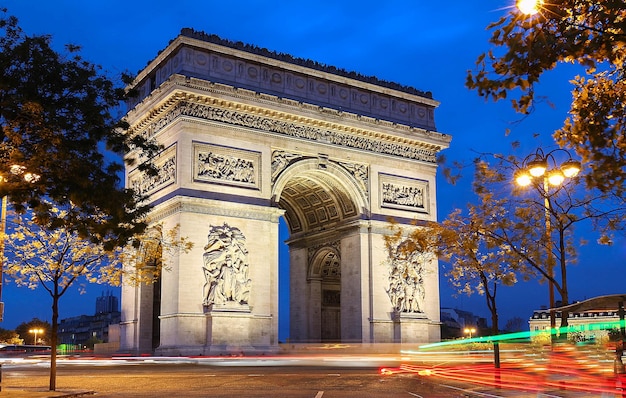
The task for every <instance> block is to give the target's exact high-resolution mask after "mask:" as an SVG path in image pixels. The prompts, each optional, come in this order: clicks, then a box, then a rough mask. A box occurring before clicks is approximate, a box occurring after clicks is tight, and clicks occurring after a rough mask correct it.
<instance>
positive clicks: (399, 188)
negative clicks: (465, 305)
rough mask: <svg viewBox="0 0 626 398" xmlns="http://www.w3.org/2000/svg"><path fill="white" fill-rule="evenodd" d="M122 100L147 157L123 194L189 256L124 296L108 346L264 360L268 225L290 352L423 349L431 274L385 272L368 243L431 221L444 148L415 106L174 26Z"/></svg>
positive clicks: (358, 82) (435, 312)
mask: <svg viewBox="0 0 626 398" xmlns="http://www.w3.org/2000/svg"><path fill="white" fill-rule="evenodd" d="M134 88H136V89H137V91H138V93H139V95H138V97H137V98H136V99H135V100H134V101H132V103H130V108H131V109H130V111H129V113H128V115H127V118H128V121H129V123H130V126H131V127H130V132H131V134H143V135H145V136H147V137H151V138H154V139H155V140H157V141H158V142H159V143H160V144H162V145H163V147H164V150H163V151H162V153H161V155H160V156H159V158H158V159H156V160H155V162H156V164H157V165H158V166H159V169H160V172H159V174H158V175H157V176H155V177H147V176H145V175H143V174H142V173H140V172H139V171H138V170H136V169H133V168H128V169H127V184H128V185H129V186H131V187H134V188H136V189H138V190H139V191H141V192H142V193H144V194H147V195H149V201H150V203H152V204H153V205H154V208H153V210H152V212H151V215H150V217H151V221H153V222H160V223H164V224H165V226H166V227H173V226H175V225H180V233H181V235H182V236H186V237H188V238H189V239H190V240H191V241H193V242H194V244H195V246H194V248H193V249H192V250H191V251H190V252H189V253H186V254H181V255H179V256H177V257H176V258H174V260H173V261H172V263H171V264H169V265H170V266H169V270H168V271H166V272H164V273H163V275H162V278H161V280H160V281H159V283H157V284H155V285H148V286H146V285H143V286H138V287H133V286H129V285H127V286H124V288H123V292H122V332H121V339H122V342H121V348H122V350H126V351H132V352H151V351H153V350H155V351H156V352H157V353H161V354H212V353H221V352H232V351H238V352H239V351H244V352H271V351H275V350H276V349H277V347H278V315H279V314H278V301H279V297H280V292H279V291H278V246H279V233H278V223H279V219H280V218H281V217H284V218H285V220H286V223H287V225H288V228H289V233H290V235H289V238H288V240H287V243H288V246H289V253H290V254H289V256H290V280H289V286H290V297H291V300H290V313H289V314H280V315H281V316H290V328H291V329H290V335H289V340H290V342H294V343H298V342H303V343H304V342H306V343H309V342H330V341H332V342H359V343H378V342H381V343H392V342H400V343H407V344H408V343H423V342H432V341H437V340H438V339H439V328H440V322H439V290H438V267H437V262H436V260H433V259H432V257H429V256H416V257H415V258H403V259H395V260H394V261H391V260H390V258H389V255H388V252H387V250H386V249H385V247H384V242H383V236H384V235H385V234H388V233H389V229H388V227H389V223H388V218H389V217H394V218H395V219H396V220H397V221H398V222H400V223H401V224H406V226H407V228H410V227H409V224H410V222H411V221H412V220H415V219H417V220H435V217H436V198H435V192H436V189H435V174H436V170H437V165H436V155H437V153H438V152H439V151H440V150H442V149H445V148H447V146H448V144H449V142H450V137H448V136H446V135H443V134H441V133H438V132H437V131H436V129H435V123H434V109H435V107H436V106H437V105H438V103H437V102H436V101H434V100H433V99H432V98H431V96H430V94H428V93H422V92H419V91H417V90H415V89H411V88H407V87H401V86H399V85H394V84H390V83H383V82H380V81H378V80H376V79H375V78H364V77H362V76H358V75H356V74H353V73H346V72H344V71H340V70H336V69H335V68H328V67H322V66H320V65H318V64H316V63H314V62H311V61H303V60H297V59H293V58H291V57H289V56H285V55H277V54H273V53H270V52H268V51H266V50H263V49H258V48H255V47H251V46H245V45H241V44H235V43H230V42H226V41H224V40H221V39H219V38H216V37H215V36H208V35H205V34H203V33H196V32H193V31H190V30H184V31H183V33H182V34H181V35H180V36H179V37H177V38H176V39H175V40H173V41H172V42H171V43H170V45H169V46H168V47H167V48H166V49H165V50H163V51H162V52H161V53H160V54H159V55H158V57H157V58H155V59H154V60H153V61H151V62H150V63H149V64H148V66H147V67H146V68H145V69H144V70H143V71H141V72H140V73H139V75H138V76H137V79H136V82H135V84H134ZM407 275H408V276H407Z"/></svg>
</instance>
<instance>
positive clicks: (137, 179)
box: [128, 145, 176, 195]
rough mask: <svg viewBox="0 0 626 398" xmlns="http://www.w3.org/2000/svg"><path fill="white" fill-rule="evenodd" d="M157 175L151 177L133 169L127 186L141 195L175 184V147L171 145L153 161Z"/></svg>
mask: <svg viewBox="0 0 626 398" xmlns="http://www.w3.org/2000/svg"><path fill="white" fill-rule="evenodd" d="M154 165H155V167H156V169H157V175H155V176H151V175H148V174H146V173H144V172H141V171H139V170H138V169H135V170H134V171H132V172H130V173H129V176H128V186H129V187H131V188H132V189H134V190H135V191H136V192H137V193H139V194H141V195H148V194H152V193H154V192H156V191H158V190H160V189H163V188H165V187H166V186H168V185H171V184H174V183H176V145H172V146H171V147H169V148H168V149H166V150H165V151H163V153H161V154H160V155H159V157H158V158H157V159H155V160H154Z"/></svg>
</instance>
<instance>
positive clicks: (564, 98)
mask: <svg viewBox="0 0 626 398" xmlns="http://www.w3.org/2000/svg"><path fill="white" fill-rule="evenodd" d="M3 3H4V5H3V6H4V7H7V8H8V14H9V15H14V16H16V17H17V18H18V19H19V25H20V26H21V27H22V29H23V30H24V31H25V33H26V34H28V35H34V34H50V35H51V36H52V38H53V45H54V47H55V48H56V49H57V51H61V52H62V50H63V45H65V44H68V43H72V44H77V45H80V46H81V47H82V52H81V54H82V55H83V57H84V58H85V59H86V60H88V61H90V62H92V63H95V64H99V65H102V66H103V68H104V70H105V71H107V72H108V73H109V75H110V76H114V75H117V74H119V73H120V72H122V71H125V70H128V71H129V72H131V73H137V72H138V71H140V70H141V69H142V68H143V67H144V66H145V65H146V64H147V63H148V62H149V61H150V60H152V59H153V58H154V57H156V55H157V54H158V52H159V51H160V50H162V49H164V48H165V47H166V46H167V44H168V43H169V41H170V40H172V39H174V38H175V37H176V36H177V35H178V34H179V33H180V30H181V29H182V28H184V27H189V28H193V29H195V30H197V31H204V32H206V33H208V34H216V35H218V36H220V37H221V38H223V39H227V40H230V41H235V42H236V41H241V42H244V43H246V44H251V45H254V46H257V47H261V48H267V49H268V50H270V51H275V52H277V53H287V54H290V55H292V56H294V57H298V58H303V59H310V60H313V61H317V62H319V63H322V64H326V65H329V66H331V65H332V66H335V67H337V68H340V69H345V70H347V71H355V72H357V73H359V74H361V75H365V76H376V77H377V78H379V79H382V80H387V81H392V82H396V83H399V84H402V85H405V86H412V87H415V88H417V89H418V90H422V91H430V92H432V93H433V98H434V99H435V100H437V101H439V102H441V105H440V106H439V108H437V109H436V110H435V122H436V124H437V130H438V131H439V132H441V133H444V134H448V135H451V136H452V142H451V147H450V149H448V150H445V151H444V152H443V153H444V155H445V156H446V158H447V160H448V162H452V161H457V162H461V163H464V164H467V165H468V168H467V169H466V170H464V172H463V178H462V179H461V180H460V181H459V182H458V183H457V184H456V185H450V184H448V183H447V182H446V181H445V180H444V179H443V177H442V175H441V173H440V175H439V177H438V186H437V201H438V219H439V220H442V219H444V218H445V217H446V215H447V214H449V213H450V212H452V210H454V209H455V208H462V209H465V208H466V204H467V202H468V201H470V200H472V196H471V182H472V172H473V169H472V168H471V166H469V165H471V161H472V160H473V158H475V157H476V156H477V155H478V154H479V153H496V152H500V153H510V144H511V142H512V141H520V142H521V146H520V148H519V150H518V151H517V152H516V154H517V155H519V156H524V155H526V154H529V153H532V152H534V151H535V149H536V148H537V147H538V146H542V147H543V148H544V149H546V150H550V149H553V148H555V146H554V143H553V141H552V139H551V134H552V132H553V131H554V130H555V129H557V128H559V127H561V125H562V122H563V120H564V119H565V117H566V116H567V111H568V109H569V104H570V102H571V94H570V91H571V86H570V84H569V82H568V81H569V80H570V79H571V78H572V77H573V76H574V75H575V74H576V72H577V69H576V67H575V66H570V65H567V66H559V67H558V68H557V69H556V70H554V71H551V72H549V73H548V74H546V75H545V76H543V78H542V84H541V85H539V87H538V90H537V94H538V95H539V96H541V97H545V98H546V99H545V101H544V102H543V103H541V104H540V105H539V106H538V107H537V110H536V111H535V113H533V114H532V115H530V116H528V117H525V118H522V116H521V115H518V114H515V113H514V112H513V111H512V110H511V107H510V105H509V103H508V102H500V103H495V104H494V103H493V102H486V101H485V100H484V99H483V98H481V97H479V96H478V95H477V94H476V92H474V91H469V90H468V89H466V88H465V86H464V83H465V78H466V74H467V70H468V69H472V68H473V66H474V62H475V60H476V58H477V56H478V55H479V54H481V53H483V52H485V51H487V50H488V49H489V48H490V45H489V43H488V38H489V36H490V33H489V32H488V31H487V30H486V29H485V28H486V27H487V25H488V24H489V23H491V22H495V21H497V20H498V19H499V18H500V17H501V16H503V15H504V14H505V13H507V12H508V11H509V10H511V9H512V7H514V0H496V1H489V2H454V4H450V3H446V5H445V6H444V5H438V4H435V3H434V2H408V1H394V0H391V1H388V2H373V1H358V2H357V1H354V0H345V1H339V2H336V1H330V0H322V1H302V2H298V4H297V5H294V4H290V3H289V2H284V1H256V0H254V1H253V0H242V1H240V2H237V3H228V2H216V1H191V0H182V1H180V2H176V3H172V2H165V1H162V0H155V1H150V2H148V1H145V0H140V1H132V2H128V1H127V2H122V1H119V0H111V1H107V2H98V1H96V2H77V1H71V0H60V1H56V2H45V1H27V0H5V1H4V2H3ZM120 116H121V115H120ZM506 129H510V130H511V133H510V135H509V136H506V134H505V130H506ZM581 233H584V235H585V236H586V237H587V239H588V240H589V241H590V244H589V245H587V246H585V247H583V248H582V249H581V253H580V259H579V264H578V265H576V266H574V267H571V268H570V272H569V274H570V279H569V281H570V298H571V299H572V300H583V299H585V298H589V297H593V296H596V295H603V294H617V293H624V290H623V287H622V286H620V281H621V278H615V275H621V272H623V267H624V262H625V261H624V260H626V242H625V239H624V236H623V234H622V235H619V236H617V238H616V240H615V244H614V246H612V247H606V246H598V245H596V244H595V241H596V237H595V236H594V235H593V234H590V233H589V232H588V231H582V230H581ZM283 252H284V251H283ZM444 272H445V271H443V270H442V271H441V273H440V280H441V282H440V286H441V289H440V293H441V306H442V307H458V308H461V309H463V310H468V311H472V312H474V313H476V314H477V315H480V316H482V317H486V318H488V319H489V311H488V310H487V307H486V305H485V302H484V297H482V296H471V297H467V296H459V297H455V296H454V295H453V290H452V289H451V287H450V286H449V284H448V283H447V281H446V279H445V277H444ZM590 273H591V276H592V277H589V275H590ZM281 276H284V273H282V274H281ZM284 286H285V284H284V278H283V280H281V288H282V289H283V290H284ZM85 288H86V292H87V293H86V294H85V295H84V296H81V295H79V294H78V292H77V289H73V290H72V291H71V292H70V293H69V295H68V296H64V297H63V298H62V299H61V302H60V311H61V318H65V317H70V316H75V315H79V314H91V312H92V311H93V306H94V303H95V298H96V297H97V296H99V295H100V294H101V293H102V292H103V291H108V290H110V289H111V288H110V287H108V286H99V285H86V286H85ZM283 290H281V293H282V292H283ZM498 294H499V299H498V301H499V309H500V311H499V312H500V320H501V321H500V326H501V327H503V326H504V325H505V323H506V321H507V320H508V319H511V318H513V317H516V316H517V317H521V318H523V319H524V320H526V319H528V318H529V317H530V316H531V315H532V311H533V310H534V309H539V308H541V306H546V305H547V304H548V287H547V284H542V285H540V284H539V283H538V282H537V281H536V280H532V281H529V282H519V284H518V285H516V286H515V287H512V288H508V287H507V288H503V289H501V290H500V291H499V293H498ZM283 298H284V295H283V297H281V301H282V299H283ZM3 301H5V303H6V304H5V320H4V322H3V323H2V324H0V327H3V328H14V327H15V326H17V324H19V323H21V322H25V321H29V320H30V319H32V318H33V317H38V318H40V319H44V320H46V319H48V320H49V319H50V311H51V310H50V305H51V301H50V299H49V296H47V293H45V292H44V291H43V290H42V289H39V291H30V290H28V289H27V288H16V287H15V284H14V283H5V284H4V289H3ZM31 313H32V315H30V314H31ZM283 333H284V331H283Z"/></svg>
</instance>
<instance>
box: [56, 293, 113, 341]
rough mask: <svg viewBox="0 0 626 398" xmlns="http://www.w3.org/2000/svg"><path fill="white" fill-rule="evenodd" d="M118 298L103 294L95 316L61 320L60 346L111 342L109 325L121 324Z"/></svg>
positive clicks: (98, 302) (98, 301)
mask: <svg viewBox="0 0 626 398" xmlns="http://www.w3.org/2000/svg"><path fill="white" fill-rule="evenodd" d="M120 317H121V314H120V310H119V301H118V298H117V297H115V296H114V295H112V294H111V293H110V292H107V293H106V294H105V293H102V296H100V297H98V298H97V299H96V312H95V314H94V315H79V316H75V317H71V318H66V319H61V322H60V323H59V334H58V339H59V344H68V345H75V346H81V348H82V346H85V345H87V344H88V343H89V342H91V343H93V341H94V340H99V341H102V342H105V343H106V342H108V341H109V325H118V324H119V323H120Z"/></svg>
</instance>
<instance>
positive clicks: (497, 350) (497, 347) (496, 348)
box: [491, 303, 500, 369]
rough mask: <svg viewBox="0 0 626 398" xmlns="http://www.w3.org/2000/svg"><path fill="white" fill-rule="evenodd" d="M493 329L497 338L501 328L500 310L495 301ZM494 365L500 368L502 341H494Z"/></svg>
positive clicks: (492, 319) (492, 312)
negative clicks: (499, 324)
mask: <svg viewBox="0 0 626 398" xmlns="http://www.w3.org/2000/svg"><path fill="white" fill-rule="evenodd" d="M491 331H492V332H493V335H494V336H495V337H496V338H497V336H498V332H499V328H498V311H497V309H496V305H495V303H494V305H493V309H492V311H491ZM493 366H494V367H495V368H496V369H499V368H500V343H499V342H498V341H494V342H493Z"/></svg>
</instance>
